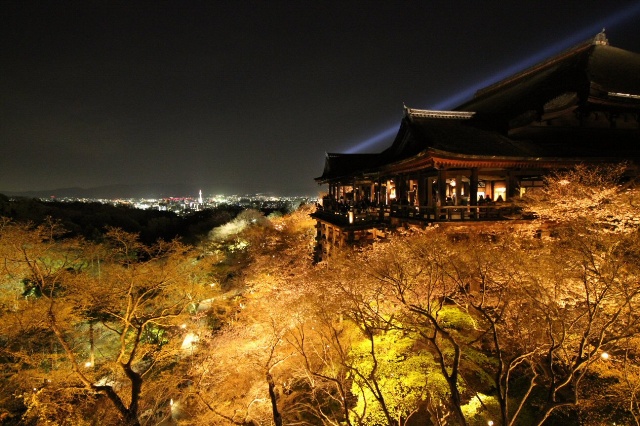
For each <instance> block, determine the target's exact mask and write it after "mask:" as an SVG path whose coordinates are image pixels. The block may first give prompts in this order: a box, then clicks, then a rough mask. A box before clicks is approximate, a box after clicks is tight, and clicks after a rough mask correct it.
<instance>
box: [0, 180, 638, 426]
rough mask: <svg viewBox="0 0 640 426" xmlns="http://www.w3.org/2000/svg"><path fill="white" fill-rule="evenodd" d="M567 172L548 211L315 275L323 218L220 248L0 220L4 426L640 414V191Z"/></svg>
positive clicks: (446, 230)
mask: <svg viewBox="0 0 640 426" xmlns="http://www.w3.org/2000/svg"><path fill="white" fill-rule="evenodd" d="M620 178H621V170H620V169H617V168H601V169H598V170H593V169H590V170H586V169H581V168H578V169H575V170H571V171H568V172H565V173H562V174H557V175H554V176H551V177H549V178H548V179H547V181H546V186H545V188H544V191H543V192H542V193H540V194H537V195H536V198H535V199H533V198H532V199H528V200H523V203H524V204H523V205H524V208H525V209H528V210H530V211H531V212H533V213H535V215H534V214H532V215H531V216H532V217H536V219H534V220H529V221H522V222H516V221H505V222H501V223H496V224H490V223H487V224H484V226H481V227H464V226H430V227H427V228H420V227H407V228H403V229H401V230H399V231H401V232H396V233H392V234H390V236H389V237H388V238H387V239H386V240H385V241H380V242H376V243H374V244H372V245H369V246H364V247H355V248H348V249H343V250H335V251H334V252H332V254H331V257H330V258H329V259H328V260H327V261H326V262H322V263H320V264H314V263H313V247H314V244H315V234H316V233H315V229H314V224H315V223H314V221H313V220H312V219H311V218H310V217H309V213H311V212H312V210H311V208H310V207H308V206H304V207H302V208H300V209H299V210H298V211H296V212H293V213H291V214H288V215H285V216H270V217H265V216H264V215H262V214H261V213H260V212H255V211H244V212H242V213H240V214H238V215H236V216H234V217H233V218H229V219H228V220H227V221H225V223H220V224H216V225H215V226H212V227H211V228H210V230H209V231H210V232H209V233H208V235H207V237H206V238H202V239H201V240H200V241H198V242H197V243H191V244H185V243H184V242H180V241H179V240H162V239H160V240H157V241H156V242H152V243H148V242H142V241H141V240H140V235H139V234H136V233H131V232H127V231H125V230H123V229H121V228H118V227H110V228H106V229H105V232H104V236H103V237H102V238H100V239H99V240H92V239H87V238H82V236H81V235H82V233H76V234H70V233H69V232H68V231H67V230H65V229H63V228H61V224H60V222H59V221H55V220H49V221H43V222H42V223H38V224H34V223H25V222H19V221H14V220H11V219H9V218H3V219H1V220H0V256H1V258H2V260H3V262H2V269H1V270H0V277H1V278H0V288H1V291H0V369H1V371H2V375H1V376H0V380H1V383H0V419H1V420H2V422H4V423H3V424H15V425H18V424H26V425H39V424H45V423H47V422H49V423H53V424H79V425H83V424H87V425H90V424H106V425H109V424H113V425H120V424H127V425H158V424H184V425H200V424H220V425H269V424H275V425H287V424H288V425H294V424H295V425H304V424H307V425H354V426H355V425H390V426H404V425H418V424H420V425H486V424H488V422H493V424H494V425H543V424H558V423H560V422H563V424H567V425H600V424H605V423H608V424H612V423H615V424H640V423H639V421H640V408H639V407H638V400H637V399H638V395H639V392H640V391H639V389H640V365H639V364H638V355H639V351H640V339H639V338H640V334H639V333H640V329H639V327H640V316H639V314H638V312H640V310H639V308H640V306H638V305H639V304H640V238H639V235H638V225H639V224H640V209H639V208H638V206H639V204H638V202H639V201H640V197H639V196H638V195H639V194H638V192H637V190H636V189H635V187H634V185H632V183H627V184H621V183H620V182H621V179H620Z"/></svg>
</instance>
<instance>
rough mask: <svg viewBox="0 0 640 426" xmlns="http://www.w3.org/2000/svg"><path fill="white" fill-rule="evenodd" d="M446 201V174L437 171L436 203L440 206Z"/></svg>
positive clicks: (442, 171)
mask: <svg viewBox="0 0 640 426" xmlns="http://www.w3.org/2000/svg"><path fill="white" fill-rule="evenodd" d="M446 199H447V174H446V173H445V171H444V170H438V199H437V201H436V202H437V203H439V204H440V205H441V206H443V205H444V204H445V201H446Z"/></svg>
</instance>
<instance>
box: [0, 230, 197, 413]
mask: <svg viewBox="0 0 640 426" xmlns="http://www.w3.org/2000/svg"><path fill="white" fill-rule="evenodd" d="M61 237H62V235H61V234H60V233H59V232H58V229H57V227H56V225H55V223H49V224H48V225H46V226H39V227H36V228H32V227H30V226H28V225H21V224H7V225H6V226H4V227H3V229H2V234H1V236H0V238H1V240H0V242H1V245H2V250H3V255H4V258H5V262H4V271H5V274H6V277H5V278H6V279H5V283H7V285H11V286H13V288H14V289H17V288H19V286H20V285H22V287H23V291H22V293H21V296H22V297H19V298H16V299H15V300H14V301H13V303H12V305H7V304H6V303H5V304H4V308H3V310H2V313H1V316H0V321H2V323H3V327H2V330H3V336H2V339H3V340H4V341H5V342H6V343H7V345H6V348H7V349H6V352H5V354H6V356H7V359H8V360H10V361H11V362H9V363H8V365H9V366H11V368H12V373H13V376H12V380H13V382H14V383H24V385H22V386H21V385H15V386H16V387H20V386H21V387H22V388H21V392H22V394H23V395H24V396H25V400H28V401H30V402H28V403H27V407H26V409H27V410H26V413H25V414H24V416H23V417H25V418H27V417H35V418H42V419H45V418H48V419H50V420H54V421H55V419H56V418H57V416H58V415H59V413H52V412H51V410H50V408H51V407H54V406H56V407H57V408H56V409H57V410H58V411H60V410H63V409H64V406H63V404H62V405H61V404H60V402H59V401H61V400H64V396H65V395H66V396H68V399H67V400H68V401H78V400H79V401H83V402H85V403H86V407H87V408H90V407H91V406H95V405H96V404H97V405H98V406H104V403H103V401H104V399H103V397H104V398H106V400H107V401H109V402H110V407H111V408H110V409H114V410H115V411H116V412H117V413H118V415H119V416H120V417H121V419H122V422H124V423H125V424H130V425H137V424H140V419H141V415H142V413H145V412H147V413H150V414H149V415H151V414H158V410H157V406H158V402H157V401H154V399H155V398H160V399H162V400H163V402H162V403H160V404H159V405H160V406H164V407H166V409H165V411H166V413H168V412H169V401H168V400H167V399H168V396H167V395H166V394H164V395H150V394H147V393H143V385H144V384H145V383H147V382H149V383H151V382H153V381H155V380H163V379H165V378H166V377H164V376H163V375H162V372H163V371H166V370H167V369H172V368H174V364H175V361H176V357H178V359H180V357H181V356H183V355H184V348H182V346H183V343H184V341H183V338H182V337H183V335H184V334H183V331H182V330H183V328H182V324H188V323H189V320H190V318H191V315H192V313H193V312H194V311H193V308H194V306H195V303H196V302H197V301H199V300H200V299H201V296H200V294H201V293H202V289H203V286H202V285H201V282H200V272H199V271H198V269H197V267H195V266H196V264H195V263H194V261H193V259H191V258H189V257H188V256H187V254H188V250H187V248H186V247H185V246H183V245H182V244H180V243H178V242H177V241H174V242H170V243H164V242H158V243H157V244H155V245H153V246H145V245H143V244H141V243H139V242H138V241H137V239H136V236H135V235H132V234H128V233H126V232H123V231H120V230H117V229H112V230H110V231H109V233H108V243H107V244H106V245H104V246H101V247H96V246H94V245H88V244H86V243H85V242H83V241H81V240H65V239H61ZM15 296H16V292H15V290H14V297H15ZM192 339H193V337H192ZM6 366H7V364H5V367H6ZM69 373H71V374H69ZM37 382H39V383H40V384H39V385H37V384H35V383H37ZM45 397H46V398H45ZM149 410H151V412H149ZM73 411H74V412H75V413H76V415H77V416H79V417H82V415H83V414H82V413H83V411H82V410H73ZM84 414H87V413H86V412H84ZM160 414H161V413H160Z"/></svg>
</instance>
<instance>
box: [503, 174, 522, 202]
mask: <svg viewBox="0 0 640 426" xmlns="http://www.w3.org/2000/svg"><path fill="white" fill-rule="evenodd" d="M505 193H506V194H507V199H508V200H513V199H514V198H515V197H517V196H518V195H519V182H518V177H517V176H515V175H514V174H513V172H511V171H509V173H508V175H507V190H506V192H505ZM505 201H506V200H505Z"/></svg>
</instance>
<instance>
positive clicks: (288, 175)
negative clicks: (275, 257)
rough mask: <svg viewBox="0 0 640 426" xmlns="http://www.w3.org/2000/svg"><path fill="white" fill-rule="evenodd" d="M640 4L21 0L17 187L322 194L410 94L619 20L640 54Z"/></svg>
mask: <svg viewBox="0 0 640 426" xmlns="http://www.w3.org/2000/svg"><path fill="white" fill-rule="evenodd" d="M639 6H640V2H637V1H636V2H632V1H614V0H607V1H589V0H580V1H558V0H549V1H512V0H504V1H491V0H484V1H482V0H473V1H471V0H469V1H455V0H446V1H438V0H435V1H434V0H429V1H427V0H424V1H401V0H392V1H391V0H390V1H347V0H340V1H334V2H325V1H299V0H289V1H255V2H254V1H241V0H238V1H189V0H176V1H173V2H163V1H149V2H141V1H125V2H120V1H113V0H109V1H92V0H83V1H77V2H69V1H52V2H48V1H28V0H18V1H10V0H5V1H2V2H0V191H22V190H40V189H54V188H62V187H72V186H80V187H85V188H87V187H93V186H102V185H109V184H117V183H125V184H141V183H144V184H146V183H185V184H189V185H193V187H194V192H195V193H197V189H200V188H202V190H203V192H204V193H205V194H209V193H220V192H226V193H252V192H261V191H273V192H277V193H280V194H302V193H304V194H310V195H315V194H316V193H317V191H318V187H317V186H316V184H315V183H314V182H313V178H314V177H316V176H319V175H320V174H321V173H322V167H323V164H324V153H325V152H344V151H349V150H351V151H353V149H354V147H357V146H361V144H362V143H363V141H365V140H367V139H369V138H371V137H374V136H375V135H377V134H379V133H380V132H384V131H387V132H388V130H389V129H392V128H397V127H398V125H399V123H400V119H401V117H402V107H403V104H406V105H407V106H410V107H414V108H435V106H437V105H443V101H445V100H447V99H448V98H449V97H450V96H451V95H455V94H457V93H460V92H461V91H463V90H464V89H467V88H470V87H473V86H474V85H477V84H478V83H480V82H487V81H491V79H492V78H494V76H495V75H497V74H499V73H500V72H502V71H503V70H505V69H507V68H509V67H511V66H513V65H514V64H524V63H526V60H527V59H528V58H530V57H532V56H533V55H540V54H541V52H549V53H550V54H551V53H557V52H553V49H556V50H557V48H558V47H565V48H566V47H569V46H571V45H573V44H576V43H577V42H579V41H581V40H583V39H586V38H588V37H589V36H593V35H595V34H596V33H597V32H598V31H599V30H600V29H601V28H602V27H606V34H607V37H608V38H609V41H610V43H611V44H612V45H614V46H617V47H621V48H624V49H627V50H632V51H635V52H640V30H639V28H640V7H639ZM574 39H575V40H574ZM563 43H564V45H563ZM567 43H568V44H567ZM639 78H640V77H639ZM463 100H464V99H461V100H460V101H459V102H456V103H455V104H460V103H462V101H463ZM453 106H455V105H449V106H448V107H453ZM392 132H393V131H392ZM391 140H392V136H391V137H387V138H386V139H384V140H383V141H381V142H378V143H377V144H375V145H373V146H369V147H368V148H367V149H365V148H359V149H361V150H365V151H369V152H378V151H381V150H382V149H384V148H385V147H386V146H388V145H389V144H390V143H391ZM184 195H187V194H184Z"/></svg>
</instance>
